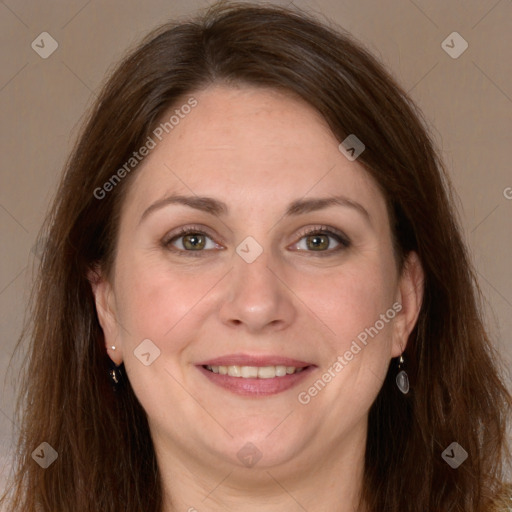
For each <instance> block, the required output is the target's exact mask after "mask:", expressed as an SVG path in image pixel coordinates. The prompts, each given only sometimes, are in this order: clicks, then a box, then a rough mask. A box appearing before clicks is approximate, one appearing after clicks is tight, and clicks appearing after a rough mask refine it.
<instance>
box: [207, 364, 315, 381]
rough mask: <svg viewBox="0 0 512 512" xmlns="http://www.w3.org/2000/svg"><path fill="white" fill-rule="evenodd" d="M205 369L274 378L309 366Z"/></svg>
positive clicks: (251, 376)
mask: <svg viewBox="0 0 512 512" xmlns="http://www.w3.org/2000/svg"><path fill="white" fill-rule="evenodd" d="M203 368H204V369H205V370H208V371H210V372H212V373H218V374H219V375H228V376H230V377H240V378H242V379H273V378H275V377H286V376H287V375H293V374H295V373H300V372H302V371H303V370H305V369H306V368H309V366H304V367H301V368H298V367H295V366H283V365H277V366H237V365H230V366H213V365H203Z"/></svg>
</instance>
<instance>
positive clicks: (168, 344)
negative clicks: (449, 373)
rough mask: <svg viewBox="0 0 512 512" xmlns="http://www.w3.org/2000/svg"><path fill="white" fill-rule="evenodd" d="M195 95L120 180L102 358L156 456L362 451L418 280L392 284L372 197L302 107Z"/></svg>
mask: <svg viewBox="0 0 512 512" xmlns="http://www.w3.org/2000/svg"><path fill="white" fill-rule="evenodd" d="M193 96H194V98H195V99H196V100H197V105H196V106H195V107H194V108H192V109H190V112H189V113H188V114H186V115H183V118H181V119H180V121H179V123H178V124H176V125H175V126H174V128H173V129H172V131H170V132H169V133H168V134H165V132H164V135H165V136H163V137H161V138H162V140H161V141H159V140H158V138H155V141H156V142H157V145H156V147H154V148H153V149H152V150H151V152H150V154H149V155H148V156H147V157H146V158H145V160H144V161H143V163H142V164H141V166H140V167H139V169H138V170H137V174H136V175H135V176H133V181H132V183H131V184H130V189H129V191H128V193H127V196H126V198H125V201H124V203H123V208H122V212H121V219H120V226H119V237H118V243H117V253H116V259H115V265H114V269H113V273H112V278H111V279H110V280H108V279H106V278H104V279H103V280H101V281H100V282H99V283H97V284H96V285H94V293H95V296H96V303H97V309H98V314H99V317H100V322H101V325H102V327H103V330H104V333H105V341H106V346H107V349H108V351H109V355H110V357H111V358H112V359H113V360H114V361H115V362H116V363H117V364H120V363H121V362H123V361H124V364H125V368H126V372H127V375H128V378H129V380H130V382H131V385H132V387H133V389H134V392H135V394H136V395H137V398H138V399H139V401H140V403H141V404H142V406H143V408H144V409H145V411H146V413H147V416H148V420H149V423H150V428H151V433H152V437H153V439H154V443H155V446H156V448H157V451H162V452H164V451H168V452H169V453H173V454H174V455H175V456H177V457H182V458H183V459H188V460H190V461H192V460H196V461H198V462H200V463H201V464H203V465H204V464H210V463H211V464H212V466H214V465H215V464H217V465H219V464H231V465H236V466H238V467H243V466H244V464H245V465H248V464H247V460H248V456H249V457H251V456H253V457H261V458H260V460H259V461H258V467H260V468H270V467H276V466H282V467H286V465H289V466H290V467H291V466H292V465H293V467H295V468H297V467H301V463H302V467H304V464H309V465H310V464H312V463H313V462H314V461H315V460H326V458H329V457H332V456H336V455H337V454H339V453H340V451H342V450H343V449H346V448H347V446H349V445H350V443H351V442H353V441H354V440H362V439H364V435H365V428H366V421H367V414H368V410H369V408H370V406H371V404H372V402H373V401H374V400H375V398H376V395H377V393H378V391H379V389H380V388H381V385H382V383H383V380H384V377H385V375H386V372H387V369H388V365H389V362H390V359H391V358H392V357H396V356H398V355H399V354H400V353H401V352H402V351H403V349H404V348H405V344H406V340H407V336H408V334H409V332H410V331H411V329H412V327H413V325H414V323H415V321H416V317H417V313H418V309H419V303H420V299H421V297H420V292H419V291H418V282H419V280H420V279H419V276H420V268H419V264H418V263H417V260H416V259H414V255H412V256H411V258H410V260H409V263H410V264H409V265H408V267H407V268H408V269H409V270H408V271H407V272H403V273H402V275H399V274H398V270H397V265H396V261H395V259H394V255H393V248H392V238H391V232H390V224H389V217H388V213H387V209H386V204H385V200H384V197H383V195H382V194H381V192H380V191H379V189H378V187H377V185H376V184H375V182H374V181H373V180H372V178H370V176H369V175H368V174H367V173H366V171H365V170H364V169H363V167H362V166H361V165H360V164H358V163H357V160H356V161H349V160H348V159H347V158H346V157H345V156H344V154H342V153H341V152H340V150H339V149H338V145H339V142H340V141H338V140H336V138H335V137H334V135H333V134H332V132H331V131H330V130H329V128H328V127H327V125H326V123H325V122H324V120H323V119H322V118H321V117H320V115H319V114H318V113H316V111H314V110H313V109H312V108H311V107H309V106H308V105H307V104H305V103H303V102H302V101H300V100H298V99H295V98H293V97H290V96H287V95H283V94H282V93H279V92H276V91H272V90H267V89H261V88H260V89H258V88H251V87H240V88H228V87H225V86H220V85H216V86H211V87H209V88H207V89H205V90H202V91H200V92H198V93H196V94H194V95H193ZM187 99H188V98H185V99H184V100H183V103H184V104H185V103H186V101H187ZM176 108H179V105H178V106H177V107H176ZM173 110H174V109H173ZM186 110H187V111H188V110H189V109H186ZM170 114H172V112H171V113H170ZM165 117H166V119H167V118H168V117H170V115H169V116H165ZM111 345H115V346H116V350H115V352H114V351H112V350H111V349H110V347H111ZM207 365H208V367H207ZM226 367H227V368H226ZM287 367H288V369H287ZM296 368H303V369H302V370H301V371H299V372H297V370H296ZM211 370H214V371H211ZM226 372H228V374H227V375H226V374H225V373H226ZM291 372H293V373H291ZM240 374H241V375H242V376H236V375H240ZM283 374H284V375H283ZM248 443H252V444H248Z"/></svg>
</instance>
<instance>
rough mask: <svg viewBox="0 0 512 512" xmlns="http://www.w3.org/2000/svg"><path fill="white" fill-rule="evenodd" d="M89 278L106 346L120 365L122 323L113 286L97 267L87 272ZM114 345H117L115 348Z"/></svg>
mask: <svg viewBox="0 0 512 512" xmlns="http://www.w3.org/2000/svg"><path fill="white" fill-rule="evenodd" d="M87 279H88V280H89V282H90V283H91V288H92V292H93V294H94V301H95V304H96V313H97V314H98V320H99V322H100V325H101V328H102V329H103V335H104V338H105V348H106V350H107V353H108V355H109V357H110V359H112V361H113V362H114V363H115V364H116V365H118V366H119V365H120V364H121V363H122V362H123V347H122V342H121V336H120V325H119V323H118V321H117V319H116V307H115V298H114V291H113V288H112V286H111V284H110V283H109V281H108V280H107V279H106V278H105V277H104V276H103V275H102V272H101V270H99V269H98V268H97V267H95V268H93V269H90V270H89V271H88V272H87ZM112 347H115V350H113V349H112Z"/></svg>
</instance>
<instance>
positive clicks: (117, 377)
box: [108, 366, 123, 391]
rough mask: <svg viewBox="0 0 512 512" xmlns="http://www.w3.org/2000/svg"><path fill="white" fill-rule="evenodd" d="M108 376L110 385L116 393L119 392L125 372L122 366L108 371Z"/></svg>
mask: <svg viewBox="0 0 512 512" xmlns="http://www.w3.org/2000/svg"><path fill="white" fill-rule="evenodd" d="M108 375H109V377H110V383H111V384H112V387H113V388H114V391H117V390H118V389H119V387H120V385H121V380H122V378H123V372H122V370H121V367H120V366H114V368H111V369H110V370H109V371H108Z"/></svg>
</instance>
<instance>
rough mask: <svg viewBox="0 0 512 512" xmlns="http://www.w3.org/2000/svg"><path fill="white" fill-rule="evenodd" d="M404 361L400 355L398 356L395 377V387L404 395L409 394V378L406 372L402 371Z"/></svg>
mask: <svg viewBox="0 0 512 512" xmlns="http://www.w3.org/2000/svg"><path fill="white" fill-rule="evenodd" d="M404 367H405V360H404V357H403V355H402V354H400V359H399V360H398V375H397V376H396V385H397V386H398V389H399V390H400V391H401V392H402V393H403V394H404V395H406V394H407V393H409V376H408V375H407V372H406V371H405V370H404Z"/></svg>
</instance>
